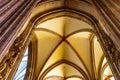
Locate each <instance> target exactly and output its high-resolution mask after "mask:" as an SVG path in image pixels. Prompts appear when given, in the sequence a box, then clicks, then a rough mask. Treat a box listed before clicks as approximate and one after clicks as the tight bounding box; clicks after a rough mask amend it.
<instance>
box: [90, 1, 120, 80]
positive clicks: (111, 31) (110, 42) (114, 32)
mask: <svg viewBox="0 0 120 80" xmlns="http://www.w3.org/2000/svg"><path fill="white" fill-rule="evenodd" d="M92 1H93V4H94V5H95V8H96V11H97V12H98V14H97V15H98V19H99V21H100V22H101V23H102V28H103V30H101V29H98V34H99V37H100V42H101V44H102V47H103V49H104V53H105V57H106V59H107V62H108V64H109V66H110V68H111V70H112V72H113V75H114V77H115V79H116V80H119V79H120V16H119V15H120V12H119V11H120V5H119V3H120V0H92Z"/></svg>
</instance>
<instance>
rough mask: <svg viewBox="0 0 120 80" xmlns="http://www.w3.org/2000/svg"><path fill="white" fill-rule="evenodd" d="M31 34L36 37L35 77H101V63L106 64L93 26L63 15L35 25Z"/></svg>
mask: <svg viewBox="0 0 120 80" xmlns="http://www.w3.org/2000/svg"><path fill="white" fill-rule="evenodd" d="M34 34H35V37H36V39H37V58H36V70H35V74H36V76H38V79H40V80H43V79H46V80H51V79H53V78H67V79H68V80H69V79H72V78H75V79H74V80H89V79H91V80H92V79H93V78H94V77H95V78H100V77H102V75H103V74H102V73H101V72H103V73H104V69H103V66H105V65H106V64H107V63H106V60H105V58H104V55H103V51H102V49H101V47H100V44H99V42H98V39H97V37H96V36H95V33H94V29H93V26H91V25H89V24H88V23H86V22H83V21H82V20H79V19H76V18H72V17H67V16H62V17H56V18H53V19H50V20H47V21H45V22H43V23H41V24H38V25H37V27H36V28H35V29H34ZM106 67H107V66H106ZM106 67H105V68H106ZM110 74H111V72H109V75H110ZM107 75H108V73H107ZM50 78H51V79H50ZM54 80H56V79H54Z"/></svg>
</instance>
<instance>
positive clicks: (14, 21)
mask: <svg viewBox="0 0 120 80" xmlns="http://www.w3.org/2000/svg"><path fill="white" fill-rule="evenodd" d="M38 1H39V0H0V62H1V61H2V59H3V58H4V57H5V55H6V54H7V51H8V50H9V48H10V47H11V45H12V44H13V42H14V41H15V39H16V36H17V34H18V33H19V31H20V29H21V28H22V27H23V25H24V23H25V22H26V20H27V18H28V16H29V14H30V12H31V10H32V8H33V7H34V6H35V5H36V4H37V2H38Z"/></svg>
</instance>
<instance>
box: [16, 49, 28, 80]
mask: <svg viewBox="0 0 120 80" xmlns="http://www.w3.org/2000/svg"><path fill="white" fill-rule="evenodd" d="M27 61H28V48H27V49H26V51H25V54H24V56H23V59H22V61H21V63H20V66H19V68H18V70H17V72H16V74H15V76H14V80H24V77H25V73H26V68H27Z"/></svg>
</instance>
